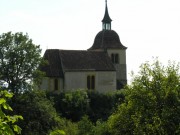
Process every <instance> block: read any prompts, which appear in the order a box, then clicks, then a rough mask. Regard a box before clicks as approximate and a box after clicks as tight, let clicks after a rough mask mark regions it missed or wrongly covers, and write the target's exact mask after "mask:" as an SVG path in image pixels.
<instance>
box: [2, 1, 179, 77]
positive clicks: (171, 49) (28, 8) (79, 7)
mask: <svg viewBox="0 0 180 135" xmlns="http://www.w3.org/2000/svg"><path fill="white" fill-rule="evenodd" d="M179 7H180V0H108V10H109V15H110V17H111V19H112V20H113V21H112V29H113V30H115V31H116V32H117V33H118V35H119V37H120V40H121V43H122V44H123V45H124V46H126V47H128V49H127V51H126V56H127V75H128V80H131V77H130V73H131V71H134V72H135V73H136V72H137V71H139V66H140V65H141V64H142V63H145V62H146V61H150V62H151V61H153V58H155V57H158V59H159V60H160V61H161V62H162V63H163V64H167V62H168V60H171V61H176V62H177V63H178V62H180V8H179ZM104 12H105V0H0V34H2V33H6V32H9V31H12V32H13V33H15V32H23V33H24V34H26V33H28V35H29V38H31V39H32V40H33V43H34V44H37V45H40V46H41V49H42V55H43V53H44V51H45V50H46V49H68V50H86V49H88V48H90V47H91V46H92V44H93V42H94V38H95V36H96V34H97V33H98V32H99V31H101V30H102V22H101V20H102V19H103V16H104Z"/></svg>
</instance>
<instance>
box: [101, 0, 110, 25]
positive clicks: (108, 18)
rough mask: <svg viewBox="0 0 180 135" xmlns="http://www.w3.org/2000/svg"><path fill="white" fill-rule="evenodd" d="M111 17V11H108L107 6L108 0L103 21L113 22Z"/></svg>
mask: <svg viewBox="0 0 180 135" xmlns="http://www.w3.org/2000/svg"><path fill="white" fill-rule="evenodd" d="M111 21H112V20H111V18H110V16H109V13H108V7H107V0H106V8H105V14H104V18H103V20H102V22H103V23H111Z"/></svg>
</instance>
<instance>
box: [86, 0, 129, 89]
mask: <svg viewBox="0 0 180 135" xmlns="http://www.w3.org/2000/svg"><path fill="white" fill-rule="evenodd" d="M111 22H112V20H111V18H110V16H109V13H108V7H107V0H106V1H105V14H104V18H103V20H102V30H101V31H100V32H99V33H98V34H97V35H96V37H95V39H94V43H93V45H92V46H91V48H89V50H90V51H104V52H105V53H107V54H108V55H109V58H110V59H111V61H112V63H113V65H114V67H115V69H116V81H117V82H116V88H117V89H121V88H123V86H124V85H126V84H127V73H126V49H127V47H125V46H124V45H123V44H122V43H121V41H120V38H119V35H118V34H117V33H116V32H115V31H114V30H112V29H111Z"/></svg>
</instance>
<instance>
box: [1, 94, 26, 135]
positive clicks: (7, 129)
mask: <svg viewBox="0 0 180 135" xmlns="http://www.w3.org/2000/svg"><path fill="white" fill-rule="evenodd" d="M12 96H13V94H12V93H9V92H7V91H0V134H1V135H14V134H15V133H17V134H20V133H21V128H20V127H19V126H18V125H16V124H15V123H16V122H17V121H18V120H19V119H21V120H22V119H23V117H22V116H20V115H13V116H10V115H7V114H5V113H4V112H3V110H6V111H13V109H12V108H11V107H10V106H9V105H8V103H7V100H8V99H10V98H12Z"/></svg>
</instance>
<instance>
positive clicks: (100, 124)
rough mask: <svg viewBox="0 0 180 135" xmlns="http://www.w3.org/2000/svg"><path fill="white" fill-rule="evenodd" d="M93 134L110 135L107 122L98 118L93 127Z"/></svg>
mask: <svg viewBox="0 0 180 135" xmlns="http://www.w3.org/2000/svg"><path fill="white" fill-rule="evenodd" d="M93 135H110V132H109V128H108V124H107V122H106V121H100V120H98V121H97V122H96V126H94V128H93Z"/></svg>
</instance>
